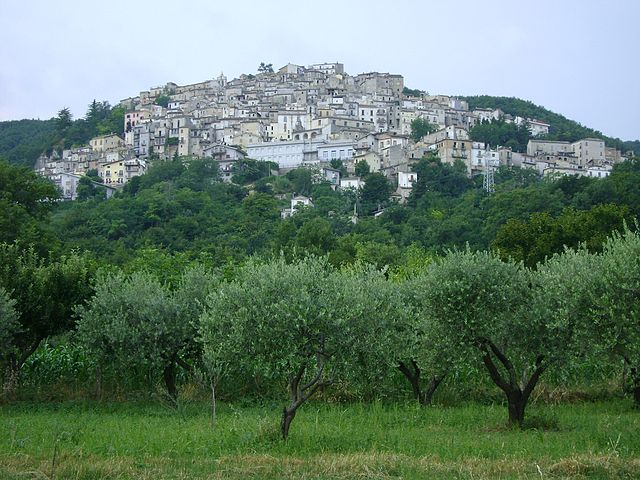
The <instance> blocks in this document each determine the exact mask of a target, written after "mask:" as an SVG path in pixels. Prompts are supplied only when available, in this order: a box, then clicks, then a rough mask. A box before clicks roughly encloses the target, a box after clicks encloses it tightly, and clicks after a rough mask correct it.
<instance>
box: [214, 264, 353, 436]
mask: <svg viewBox="0 0 640 480" xmlns="http://www.w3.org/2000/svg"><path fill="white" fill-rule="evenodd" d="M341 278H342V277H339V276H338V275H337V274H336V273H335V271H333V269H332V268H331V267H330V265H329V264H328V263H327V261H326V260H325V259H318V258H313V257H309V258H306V259H304V260H300V261H297V262H294V263H291V264H287V263H286V262H285V261H284V259H282V258H279V259H277V260H274V261H272V262H270V263H267V264H258V263H257V262H256V261H252V262H249V263H248V264H247V265H246V266H245V267H243V268H242V269H241V270H240V271H239V272H238V274H237V277H236V279H235V280H234V281H232V282H229V283H226V284H223V285H221V286H220V288H219V289H218V291H216V292H214V293H213V294H212V295H210V296H209V298H208V308H207V309H206V311H205V313H204V315H203V317H202V337H203V342H204V353H205V359H206V363H207V365H209V366H210V368H216V366H220V365H227V366H228V367H227V371H228V372H229V371H231V372H234V371H235V372H238V371H242V369H244V368H246V369H247V370H248V371H249V373H252V374H253V375H255V376H258V377H259V378H267V379H270V380H275V381H278V382H282V383H284V384H286V388H287V391H288V392H289V402H288V404H287V405H286V406H285V407H284V409H283V412H282V420H281V432H282V436H283V438H285V439H286V438H287V437H288V435H289V428H290V425H291V422H292V421H293V419H294V418H295V416H296V413H297V411H298V409H299V408H300V406H301V405H303V404H304V403H305V402H306V401H307V400H308V399H309V398H311V397H312V396H313V395H314V394H315V393H316V392H317V391H319V390H320V389H322V388H323V387H325V386H327V385H329V384H331V383H332V382H333V380H334V379H335V378H336V377H337V376H338V375H339V374H340V372H341V371H342V370H343V369H344V368H345V365H346V364H347V363H348V361H347V358H348V357H349V355H350V354H351V351H352V349H353V348H354V343H353V342H355V341H356V340H357V339H358V337H360V338H361V335H360V333H361V332H362V329H360V328H359V325H360V324H361V322H362V318H363V315H362V313H363V311H362V310H363V308H364V306H366V303H363V302H362V301H360V300H359V296H358V295H356V294H355V293H354V290H353V288H350V287H349V286H347V285H346V284H345V283H344V282H341ZM348 285H350V286H351V287H354V288H355V287H356V286H357V284H354V283H350V284H348Z"/></svg>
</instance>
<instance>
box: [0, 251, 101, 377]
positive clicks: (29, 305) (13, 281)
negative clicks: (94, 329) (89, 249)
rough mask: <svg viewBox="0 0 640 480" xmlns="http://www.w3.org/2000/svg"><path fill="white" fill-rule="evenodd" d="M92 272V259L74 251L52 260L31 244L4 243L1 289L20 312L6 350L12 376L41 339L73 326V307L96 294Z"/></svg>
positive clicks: (0, 266) (1, 263)
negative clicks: (41, 255) (27, 245)
mask: <svg viewBox="0 0 640 480" xmlns="http://www.w3.org/2000/svg"><path fill="white" fill-rule="evenodd" d="M94 271H95V265H94V263H93V262H92V261H91V260H90V259H88V258H87V257H86V256H81V255H78V254H76V253H71V254H68V255H63V256H61V257H59V258H57V259H55V260H48V259H43V258H41V257H40V256H39V255H38V254H37V253H36V252H35V251H34V250H33V249H31V248H29V249H21V247H20V246H19V245H16V244H13V245H7V244H0V288H4V289H5V290H6V291H7V292H9V294H10V295H11V298H12V299H13V300H15V308H16V310H17V312H18V315H19V317H18V322H19V329H18V331H17V332H16V333H15V335H14V336H13V338H12V344H11V349H10V350H9V351H8V352H6V358H7V360H8V364H7V365H5V367H8V368H9V370H10V372H11V377H12V378H13V381H17V375H18V373H19V371H20V370H21V369H22V367H23V365H24V364H25V362H26V361H27V359H28V358H29V357H30V356H31V355H32V354H33V352H35V351H36V349H37V348H38V346H39V345H40V343H41V342H42V341H43V340H45V339H46V338H48V337H51V336H54V335H58V334H61V333H65V332H67V331H69V330H71V328H72V327H73V310H74V308H75V306H76V305H79V304H81V303H82V302H84V301H85V300H86V299H87V298H88V297H89V296H90V295H91V293H92V281H91V280H92V278H93V273H94Z"/></svg>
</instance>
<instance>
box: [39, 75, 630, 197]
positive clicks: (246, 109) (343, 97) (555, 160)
mask: <svg viewBox="0 0 640 480" xmlns="http://www.w3.org/2000/svg"><path fill="white" fill-rule="evenodd" d="M119 105H120V106H122V107H124V108H125V109H126V113H125V116H124V135H123V137H121V136H119V135H116V134H111V135H104V136H100V137H96V138H93V139H91V141H90V142H89V145H85V146H82V147H80V148H74V149H69V150H64V151H63V152H62V154H61V155H60V154H58V153H55V152H54V153H53V154H52V155H51V156H49V157H46V156H42V157H40V159H39V160H38V162H37V163H36V167H35V168H36V171H38V172H39V173H40V174H42V175H45V176H47V177H49V178H51V179H52V180H53V181H54V182H56V183H57V184H58V186H59V187H60V189H61V191H62V195H63V197H64V198H67V199H74V198H75V196H76V187H77V185H78V183H79V181H80V178H82V176H84V175H85V174H86V173H87V172H89V171H90V170H94V171H97V175H98V177H99V180H100V181H101V183H102V184H103V185H104V186H105V187H106V188H107V190H108V192H107V194H108V195H110V194H112V193H113V192H115V191H116V190H117V189H118V188H121V187H122V186H124V185H125V184H126V183H127V182H128V181H129V180H130V179H131V178H133V177H135V176H138V175H141V174H143V173H144V172H145V171H146V169H147V168H148V166H149V165H150V163H151V162H153V161H159V160H167V159H171V158H176V157H195V158H204V157H209V158H212V159H214V160H215V161H216V162H218V163H219V167H220V172H221V174H222V177H223V179H224V180H225V181H230V179H231V176H232V174H233V171H234V164H235V163H236V162H238V161H239V160H242V159H244V158H251V159H254V160H260V161H270V162H274V164H277V167H278V168H277V169H275V168H274V170H273V174H275V175H277V174H283V173H286V172H287V171H288V170H290V169H293V168H299V167H311V168H316V169H317V171H318V174H319V178H323V179H326V180H327V181H329V182H330V183H331V184H332V186H333V187H334V188H358V187H360V186H362V179H360V178H358V177H356V176H355V165H356V163H358V162H360V161H364V162H366V163H367V164H368V166H369V169H370V171H371V172H382V173H384V175H385V176H386V177H387V178H388V179H389V180H390V181H391V182H392V184H393V185H394V186H395V187H396V188H397V190H396V197H397V199H398V200H400V201H402V200H403V199H406V198H407V196H408V194H409V193H410V191H411V188H412V185H413V183H414V182H415V181H416V180H417V176H416V173H414V172H413V171H412V164H413V163H414V162H416V161H417V160H419V159H420V158H422V157H423V156H424V155H426V154H429V153H430V152H432V153H435V154H436V155H437V156H438V157H439V158H440V160H441V161H442V162H444V163H454V162H457V161H461V162H463V163H464V165H465V166H466V169H467V172H468V174H469V175H470V176H473V175H476V174H484V175H485V176H486V177H490V175H491V173H492V171H493V170H494V169H496V168H497V167H499V166H500V165H507V166H519V167H524V168H531V169H535V170H537V171H538V172H539V173H540V174H541V175H548V174H575V175H586V176H593V177H604V176H607V175H608V174H609V172H610V171H611V168H612V166H613V165H614V164H615V163H617V162H620V161H621V160H623V157H622V156H621V153H620V152H619V151H617V150H615V149H613V148H609V147H606V146H605V144H604V141H603V140H601V139H597V138H584V139H581V140H578V141H576V142H573V143H570V142H560V141H549V140H544V138H536V137H540V136H542V137H544V135H545V134H547V133H549V128H550V125H549V124H547V123H544V122H541V121H538V120H536V119H533V118H522V117H512V116H510V115H508V114H505V113H504V112H502V111H501V110H499V109H496V110H491V109H475V110H469V106H468V104H467V102H465V101H464V100H461V99H458V98H454V97H450V96H446V95H429V94H428V93H425V92H420V91H415V90H409V89H406V88H405V85H404V78H403V77H402V76H401V75H397V74H390V73H379V72H369V73H361V74H359V75H355V76H352V75H349V74H347V73H346V72H345V69H344V65H343V64H342V63H320V64H313V65H308V66H300V65H294V64H288V65H285V66H283V67H282V68H280V69H278V70H275V71H274V70H273V68H272V66H271V65H269V64H266V65H265V64H261V65H260V67H259V69H258V73H257V74H256V75H241V76H240V78H237V79H234V80H230V81H229V80H227V78H226V77H225V76H224V75H223V74H220V76H218V77H217V78H215V79H212V80H207V81H204V82H201V83H195V84H191V85H176V84H175V83H171V82H170V83H167V84H166V85H164V86H160V87H154V88H151V89H149V90H145V91H142V92H140V93H139V94H138V95H137V96H135V97H131V98H126V99H124V100H121V101H120V103H119ZM498 119H500V120H503V121H505V122H508V123H514V124H516V125H526V127H527V128H528V129H529V131H530V133H531V135H532V137H533V138H532V139H531V140H530V141H529V144H528V146H527V152H526V153H524V152H515V151H513V150H512V149H511V148H508V147H506V146H500V145H487V144H485V143H482V142H475V141H472V139H471V138H470V135H469V130H470V129H471V128H473V127H474V126H475V125H477V124H479V123H482V122H488V121H492V120H498ZM416 122H422V124H423V125H428V126H429V129H428V130H429V133H427V134H425V135H422V136H418V137H416V135H415V132H414V129H415V125H416ZM338 160H339V161H340V164H341V165H342V166H344V167H345V168H343V169H342V172H341V171H340V170H339V169H337V168H334V167H335V165H336V162H337V161H338ZM345 170H346V172H347V175H344V172H345Z"/></svg>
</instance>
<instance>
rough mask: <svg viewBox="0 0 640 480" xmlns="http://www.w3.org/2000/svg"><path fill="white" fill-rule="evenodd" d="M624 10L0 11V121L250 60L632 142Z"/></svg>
mask: <svg viewBox="0 0 640 480" xmlns="http://www.w3.org/2000/svg"><path fill="white" fill-rule="evenodd" d="M639 20H640V1H637V0H608V1H592V0H582V1H579V0H532V1H528V2H523V1H516V0H504V1H498V0H495V1H490V0H481V1H480V0H478V1H475V0H469V1H467V0H455V1H443V0H440V1H437V2H436V1H432V0H422V1H421V0H415V1H411V0H390V1H379V0H368V1H349V0H340V1H333V0H324V1H322V0H313V1H305V0H298V1H289V0H282V1H281V0H259V1H247V0H233V1H229V0H227V1H218V0H210V1H204V0H190V1H185V2H177V1H172V2H165V1H163V0H156V1H153V2H150V1H138V0H128V1H120V0H111V1H108V2H106V1H101V2H99V4H98V2H94V1H88V0H84V1H76V0H74V1H65V0H58V1H51V0H49V1H36V0H16V1H13V0H0V45H1V46H0V120H12V119H21V118H42V119H46V118H50V117H52V116H55V115H56V112H57V111H58V110H59V109H61V108H63V107H69V108H71V111H72V112H73V114H74V116H76V117H82V116H84V114H85V113H86V107H87V105H88V104H89V103H90V102H91V100H93V99H94V98H95V99H97V100H108V101H109V102H110V103H112V104H115V103H117V102H118V101H119V100H121V99H123V98H126V97H129V96H133V95H136V94H137V93H138V92H140V91H141V90H146V89H148V88H149V87H151V86H156V85H164V84H165V83H166V82H168V81H173V82H175V83H178V84H185V83H195V82H199V81H203V80H206V79H210V78H214V77H217V76H218V75H219V74H220V72H221V71H223V72H224V73H225V75H227V77H228V78H229V79H231V78H235V77H237V76H239V75H240V74H241V73H255V71H256V67H257V66H258V64H259V63H260V62H266V63H273V65H274V67H275V68H278V67H280V66H282V65H285V64H286V63H288V62H292V63H296V64H301V65H307V64H310V63H316V62H323V61H339V62H342V63H344V65H345V70H346V72H347V73H349V74H352V75H355V74H358V73H361V72H366V71H373V70H377V71H382V72H391V73H399V74H402V75H404V77H405V85H406V86H408V87H411V88H419V89H422V90H427V91H428V92H429V93H440V94H450V95H455V94H459V95H475V94H489V95H503V96H516V97H520V98H523V99H527V100H531V101H533V102H534V103H536V104H539V105H543V106H545V107H547V108H549V109H551V110H553V111H555V112H558V113H561V114H563V115H565V116H567V117H568V118H571V119H573V120H577V121H579V122H580V123H582V124H584V125H586V126H589V127H592V128H595V129H598V130H600V131H602V132H603V133H605V134H607V135H611V136H614V137H620V138H623V139H625V140H630V139H638V138H640V126H639V125H640V122H638V113H639V111H640V88H639V87H638V85H639V84H640V75H639V74H640V72H639V70H640V67H639V61H638V60H639V58H640V26H639V25H638V21H639Z"/></svg>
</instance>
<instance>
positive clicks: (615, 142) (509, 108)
mask: <svg viewBox="0 0 640 480" xmlns="http://www.w3.org/2000/svg"><path fill="white" fill-rule="evenodd" d="M461 98H462V99H463V100H466V101H467V102H468V103H469V109H470V110H474V109H476V108H499V109H501V110H502V111H503V112H504V113H508V114H510V115H513V116H520V117H524V118H535V119H537V120H542V121H543V122H546V123H548V124H549V125H551V127H550V129H549V135H548V136H546V138H548V139H549V140H565V141H569V142H575V141H576V140H579V139H581V138H602V139H603V140H604V141H605V143H606V145H607V146H610V147H615V148H617V149H618V150H621V151H623V152H626V151H633V152H635V154H636V155H638V154H640V142H639V141H638V140H635V141H628V142H623V141H622V140H620V139H619V138H610V137H607V136H605V135H603V134H602V133H601V132H599V131H597V130H593V129H591V128H587V127H585V126H583V125H580V124H579V123H578V122H575V121H573V120H569V119H567V118H566V117H564V116H562V115H560V114H557V113H554V112H551V111H550V110H547V109H546V108H544V107H541V106H538V105H535V104H534V103H532V102H530V101H526V100H521V99H519V98H513V97H492V96H488V95H480V96H476V97H461Z"/></svg>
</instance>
